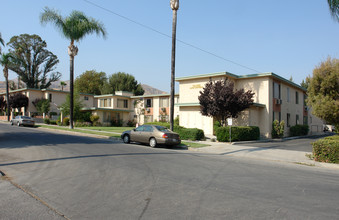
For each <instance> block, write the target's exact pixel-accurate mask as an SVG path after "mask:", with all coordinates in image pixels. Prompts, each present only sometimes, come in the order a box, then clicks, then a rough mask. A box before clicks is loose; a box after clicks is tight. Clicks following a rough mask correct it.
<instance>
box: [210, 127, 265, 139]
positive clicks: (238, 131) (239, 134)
mask: <svg viewBox="0 0 339 220" xmlns="http://www.w3.org/2000/svg"><path fill="white" fill-rule="evenodd" d="M229 131H230V127H228V126H227V127H220V128H218V129H217V130H216V136H217V140H218V141H220V142H228V141H230V134H229ZM231 138H232V140H231V141H232V142H233V141H251V140H258V139H259V138H260V130H259V127H256V126H234V127H231Z"/></svg>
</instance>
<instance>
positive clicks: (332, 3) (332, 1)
mask: <svg viewBox="0 0 339 220" xmlns="http://www.w3.org/2000/svg"><path fill="white" fill-rule="evenodd" d="M327 3H328V6H329V8H330V12H331V15H332V17H333V19H334V20H336V21H338V22H339V1H338V0H327Z"/></svg>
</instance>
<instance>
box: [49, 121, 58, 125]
mask: <svg viewBox="0 0 339 220" xmlns="http://www.w3.org/2000/svg"><path fill="white" fill-rule="evenodd" d="M49 123H50V124H51V125H57V120H49Z"/></svg>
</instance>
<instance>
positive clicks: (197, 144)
mask: <svg viewBox="0 0 339 220" xmlns="http://www.w3.org/2000/svg"><path fill="white" fill-rule="evenodd" d="M181 144H182V145H184V146H187V147H192V148H200V147H208V146H211V145H208V144H200V143H194V142H186V141H181Z"/></svg>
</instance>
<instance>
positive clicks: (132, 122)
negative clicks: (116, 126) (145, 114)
mask: <svg viewBox="0 0 339 220" xmlns="http://www.w3.org/2000/svg"><path fill="white" fill-rule="evenodd" d="M136 124H137V123H136V122H135V121H134V120H128V122H127V126H128V127H135V125H136Z"/></svg>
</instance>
